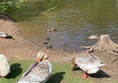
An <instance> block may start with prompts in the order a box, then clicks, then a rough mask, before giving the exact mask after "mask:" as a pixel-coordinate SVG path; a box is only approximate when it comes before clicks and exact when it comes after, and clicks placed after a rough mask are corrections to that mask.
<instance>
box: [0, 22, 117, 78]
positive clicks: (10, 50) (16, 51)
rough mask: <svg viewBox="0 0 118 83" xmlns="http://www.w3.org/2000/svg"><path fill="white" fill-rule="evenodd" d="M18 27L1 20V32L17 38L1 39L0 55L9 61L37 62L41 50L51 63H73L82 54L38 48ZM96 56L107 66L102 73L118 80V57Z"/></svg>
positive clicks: (103, 54)
mask: <svg viewBox="0 0 118 83" xmlns="http://www.w3.org/2000/svg"><path fill="white" fill-rule="evenodd" d="M18 27H19V26H18V24H16V23H14V22H11V21H3V20H0V32H5V33H8V34H10V35H12V36H13V37H14V38H15V40H12V39H3V38H0V53H1V54H4V55H6V56H7V58H8V59H9V60H10V59H16V60H33V61H35V60H36V55H37V52H38V51H39V50H44V51H45V52H47V53H48V55H49V60H50V61H54V62H60V63H63V62H64V63H71V59H72V57H73V56H76V55H79V53H81V52H76V53H72V52H63V51H59V50H50V49H46V48H43V47H38V46H37V45H35V44H33V43H32V42H29V41H26V40H25V39H24V38H23V37H22V36H21V35H20V30H19V29H18ZM95 55H96V56H97V57H98V58H100V59H101V60H102V61H103V63H105V64H106V66H105V67H103V68H102V71H105V73H104V74H105V75H106V76H107V75H108V76H110V77H112V78H116V79H118V60H115V61H114V62H113V60H114V58H118V55H117V56H114V55H110V54H107V53H95Z"/></svg>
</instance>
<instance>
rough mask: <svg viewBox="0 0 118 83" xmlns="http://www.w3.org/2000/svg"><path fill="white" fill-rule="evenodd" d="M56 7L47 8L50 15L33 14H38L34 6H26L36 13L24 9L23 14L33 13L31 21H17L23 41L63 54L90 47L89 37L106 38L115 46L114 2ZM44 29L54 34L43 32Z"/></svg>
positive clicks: (117, 16) (79, 0)
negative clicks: (46, 46) (102, 36)
mask: <svg viewBox="0 0 118 83" xmlns="http://www.w3.org/2000/svg"><path fill="white" fill-rule="evenodd" d="M34 1H35V0H34ZM39 1H40V0H39ZM57 3H58V4H56V5H53V6H52V7H50V8H49V9H51V8H52V10H50V11H49V9H47V10H45V11H42V12H37V11H40V10H38V6H37V4H38V3H37V4H33V3H30V2H29V4H30V5H35V6H36V7H37V9H36V8H35V9H32V10H31V9H30V8H29V7H28V8H29V9H28V8H27V9H26V12H28V10H29V11H30V12H31V11H32V13H33V12H37V13H36V15H35V17H30V18H28V19H27V20H23V21H19V23H20V25H21V28H20V29H21V32H22V35H23V36H24V37H25V38H26V39H28V40H29V41H32V42H34V43H36V44H38V45H39V46H40V44H42V45H43V42H48V44H47V45H52V47H53V49H59V50H67V51H78V50H81V49H80V46H82V45H91V44H94V43H95V42H93V41H90V40H87V37H88V36H90V35H93V34H109V35H110V36H111V38H112V40H113V41H114V42H116V43H118V0H60V1H58V2H57ZM30 5H29V6H30ZM48 28H56V29H57V31H55V32H47V29H48ZM45 37H49V39H50V41H48V40H46V39H45Z"/></svg>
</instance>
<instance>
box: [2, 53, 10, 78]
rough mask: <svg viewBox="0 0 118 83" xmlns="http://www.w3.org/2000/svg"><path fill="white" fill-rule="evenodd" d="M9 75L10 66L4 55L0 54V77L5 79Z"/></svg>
mask: <svg viewBox="0 0 118 83" xmlns="http://www.w3.org/2000/svg"><path fill="white" fill-rule="evenodd" d="M9 73H10V65H9V63H8V60H7V58H6V56H5V55H3V54H0V77H5V76H7V75H8V74H9Z"/></svg>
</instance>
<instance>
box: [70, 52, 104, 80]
mask: <svg viewBox="0 0 118 83" xmlns="http://www.w3.org/2000/svg"><path fill="white" fill-rule="evenodd" d="M104 65H105V64H103V63H102V61H101V60H100V59H99V58H97V57H96V56H95V55H94V54H92V53H85V54H81V55H79V56H78V57H74V58H73V60H72V67H73V70H74V69H75V68H76V67H77V66H78V67H80V68H81V69H82V70H83V71H84V75H83V76H82V78H87V77H88V75H89V74H94V73H97V72H98V71H99V69H100V67H102V66H104Z"/></svg>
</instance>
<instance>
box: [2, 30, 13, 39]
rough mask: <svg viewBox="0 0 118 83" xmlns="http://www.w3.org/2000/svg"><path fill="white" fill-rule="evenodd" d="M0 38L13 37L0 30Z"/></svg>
mask: <svg viewBox="0 0 118 83" xmlns="http://www.w3.org/2000/svg"><path fill="white" fill-rule="evenodd" d="M0 38H5V39H13V40H14V38H13V37H12V36H11V35H8V34H7V33H4V32H0Z"/></svg>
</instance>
